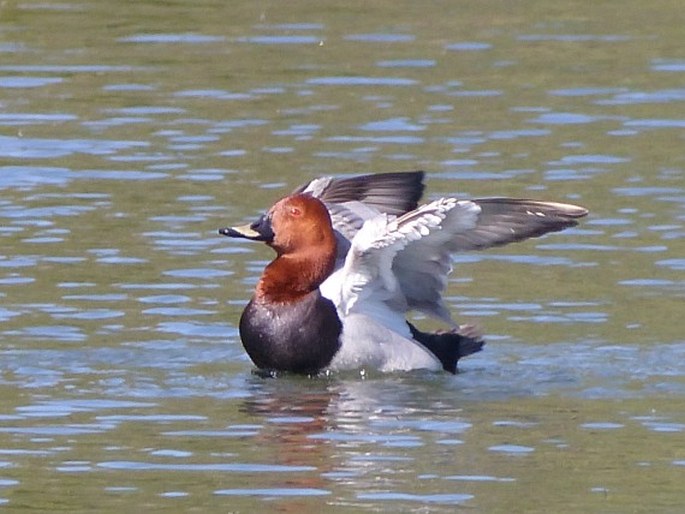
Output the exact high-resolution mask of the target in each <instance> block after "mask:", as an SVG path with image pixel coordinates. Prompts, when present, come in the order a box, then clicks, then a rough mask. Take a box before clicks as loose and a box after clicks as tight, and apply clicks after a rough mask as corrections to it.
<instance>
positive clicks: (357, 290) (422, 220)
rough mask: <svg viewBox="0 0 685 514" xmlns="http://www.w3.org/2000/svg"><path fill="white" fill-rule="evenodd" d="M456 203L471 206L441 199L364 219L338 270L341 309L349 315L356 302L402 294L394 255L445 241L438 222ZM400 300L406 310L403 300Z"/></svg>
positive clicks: (452, 199) (445, 216)
mask: <svg viewBox="0 0 685 514" xmlns="http://www.w3.org/2000/svg"><path fill="white" fill-rule="evenodd" d="M457 206H461V207H467V208H468V207H471V208H473V204H471V203H470V202H464V201H461V202H460V201H458V200H456V199H454V198H441V199H439V200H436V201H434V202H431V203H429V204H426V205H422V206H421V207H419V208H418V209H416V210H413V211H411V212H408V213H407V214H404V215H402V216H400V217H394V216H390V215H387V214H381V215H378V216H376V217H375V218H373V219H371V220H368V221H367V222H365V223H364V225H363V226H362V228H361V229H360V230H359V232H358V233H357V234H356V235H355V237H354V239H353V240H352V245H351V248H350V251H349V252H348V254H347V258H346V259H345V264H344V266H343V269H342V276H341V280H340V284H341V286H340V287H341V297H340V305H339V307H340V309H341V310H342V312H343V313H344V314H349V312H350V311H351V310H352V308H353V307H354V306H355V305H356V304H357V303H358V302H360V301H362V300H365V299H368V298H370V297H372V296H373V298H374V299H375V300H379V301H384V302H385V301H389V300H392V299H393V298H396V297H397V296H398V295H400V296H402V297H403V296H404V293H403V292H402V291H401V290H400V285H399V283H398V281H397V277H396V276H395V270H394V269H393V261H394V260H395V257H396V256H397V255H398V252H400V251H403V252H404V251H406V248H407V247H408V245H410V244H416V245H417V246H418V245H419V244H420V243H421V242H423V241H430V238H431V237H436V238H437V239H439V240H441V241H442V240H449V237H450V236H449V234H447V233H446V234H445V235H444V236H443V237H439V234H441V232H443V231H444V227H443V226H442V225H443V223H444V222H445V220H446V218H447V217H448V213H450V211H452V210H453V209H454V208H455V207H457ZM476 208H477V206H476ZM443 244H444V243H443ZM401 301H402V303H404V304H405V310H406V300H405V299H404V298H402V300H401Z"/></svg>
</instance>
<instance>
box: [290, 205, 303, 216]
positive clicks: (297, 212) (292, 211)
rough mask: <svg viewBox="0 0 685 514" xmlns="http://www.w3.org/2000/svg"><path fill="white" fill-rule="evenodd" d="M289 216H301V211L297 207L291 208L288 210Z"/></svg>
mask: <svg viewBox="0 0 685 514" xmlns="http://www.w3.org/2000/svg"><path fill="white" fill-rule="evenodd" d="M290 215H291V216H295V217H297V216H301V215H302V209H300V208H299V207H291V208H290Z"/></svg>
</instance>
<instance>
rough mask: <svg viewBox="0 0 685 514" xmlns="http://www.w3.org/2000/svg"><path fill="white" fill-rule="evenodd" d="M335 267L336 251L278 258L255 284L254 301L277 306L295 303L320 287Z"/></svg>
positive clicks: (310, 250)
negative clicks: (274, 303) (275, 303)
mask: <svg viewBox="0 0 685 514" xmlns="http://www.w3.org/2000/svg"><path fill="white" fill-rule="evenodd" d="M334 267H335V251H333V252H332V253H331V252H330V251H322V252H316V251H313V250H312V249H308V250H307V252H306V254H304V253H302V254H298V253H290V254H284V255H279V256H278V257H276V259H274V260H273V261H272V262H271V263H270V264H269V265H268V266H267V267H266V269H265V270H264V273H263V274H262V277H261V278H260V279H259V283H258V284H257V290H256V292H255V298H256V299H257V300H262V301H267V302H277V303H288V302H292V301H296V300H297V299H298V298H300V297H302V296H303V295H306V294H309V293H311V292H312V291H315V290H316V289H318V288H319V286H320V285H321V283H322V282H323V281H324V280H326V279H327V278H328V277H329V276H330V274H331V273H333V270H334Z"/></svg>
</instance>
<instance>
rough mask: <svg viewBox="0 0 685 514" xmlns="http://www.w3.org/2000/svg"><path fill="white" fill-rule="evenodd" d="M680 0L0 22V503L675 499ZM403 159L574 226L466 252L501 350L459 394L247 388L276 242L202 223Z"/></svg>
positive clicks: (152, 12) (457, 297) (90, 9)
mask: <svg viewBox="0 0 685 514" xmlns="http://www.w3.org/2000/svg"><path fill="white" fill-rule="evenodd" d="M681 11H682V9H680V6H679V5H676V3H673V2H667V1H657V2H656V3H651V4H650V5H649V7H647V6H645V4H644V2H638V1H633V0H630V1H627V2H626V1H623V2H621V3H620V5H619V4H618V3H616V2H605V3H602V4H601V5H594V4H592V5H590V4H588V3H586V2H570V3H569V2H545V3H544V4H540V3H539V2H523V3H522V4H517V5H516V6H513V5H511V6H510V5H508V4H507V5H503V4H500V3H497V2H478V3H472V4H465V3H463V2H460V3H453V2H445V3H438V4H431V5H430V6H428V5H427V4H424V3H415V2H375V3H373V4H368V3H367V4H363V3H356V2H353V3H348V4H344V5H342V4H335V5H321V4H320V3H310V2H300V1H294V2H288V3H287V6H286V4H283V5H280V4H263V3H255V2H228V3H225V2H219V3H216V2H205V1H198V2H194V3H192V4H188V3H187V2H186V3H165V4H160V3H149V2H126V3H124V2H115V3H112V2H100V1H97V0H96V1H90V2H85V3H83V2H82V3H69V2H49V1H48V2H21V3H17V2H13V1H10V2H5V3H3V4H2V5H0V242H1V243H2V252H1V253H0V301H1V302H2V303H1V304H0V355H1V357H0V393H1V394H0V505H2V507H3V508H4V509H5V510H7V511H20V510H21V511H45V512H47V511H49V512H54V511H69V512H93V511H98V512H113V511H121V510H122V509H129V510H131V509H133V510H136V511H138V510H142V509H144V510H145V511H151V512H155V511H159V512H162V511H163V512H169V511H179V512H193V511H201V512H251V511H258V512H265V511H279V512H282V511H295V512H321V511H322V510H324V509H325V510H326V511H327V512H328V511H330V512H367V511H372V512H379V511H380V512H406V511H413V510H415V511H418V512H453V511H454V510H456V509H462V508H468V509H475V510H476V511H478V512H507V513H509V512H579V513H580V512H650V513H651V512H680V511H681V510H682V505H683V504H685V492H683V487H682V484H683V479H684V478H685V454H683V433H684V432H685V417H684V415H683V412H685V400H684V399H685V364H684V363H685V340H684V339H683V328H684V325H683V322H682V313H683V307H684V306H685V303H684V302H685V281H684V280H683V268H684V266H685V261H684V260H683V255H685V243H684V241H685V180H684V178H685V171H684V168H683V162H684V161H683V151H682V147H683V131H682V129H683V126H684V125H685V108H684V107H683V100H684V99H685V94H684V91H685V90H684V89H683V72H684V71H685V55H683V51H682V13H681ZM417 168H421V169H426V170H428V172H429V176H428V190H427V195H428V197H437V196H441V195H458V196H498V195H510V196H529V197H539V198H544V199H550V200H551V199H556V200H560V201H564V200H565V201H570V202H576V203H579V204H582V205H584V206H587V207H588V208H590V210H591V215H590V217H589V218H587V219H586V220H584V221H583V222H582V223H581V224H580V225H579V227H577V228H575V229H573V230H568V231H566V232H564V233H562V234H554V235H552V236H550V237H547V238H544V239H540V240H534V241H529V242H527V243H523V244H518V245H513V246H510V247H507V248H502V249H497V250H493V251H489V252H486V253H473V254H465V255H459V256H455V267H456V270H455V273H454V274H453V275H452V278H451V283H450V287H449V290H448V293H447V297H448V301H449V304H450V305H451V306H452V308H453V310H454V311H455V312H457V313H459V317H460V319H463V320H465V321H469V322H475V323H478V324H480V325H481V326H482V327H483V329H484V330H485V332H486V333H487V340H488V345H487V347H486V350H485V351H484V352H482V353H480V354H478V355H476V356H474V357H472V358H469V359H467V360H465V361H464V362H463V364H462V373H461V374H459V375H457V376H448V375H442V374H430V373H422V372H416V373H407V374H391V375H379V374H374V373H371V374H367V375H365V376H364V377H360V376H359V375H357V374H345V375H336V376H331V377H322V378H318V379H314V380H309V379H303V378H296V377H290V378H280V379H277V380H264V379H261V378H258V377H256V376H253V375H252V374H251V369H252V368H251V365H250V363H249V361H248V360H247V358H246V356H245V354H244V352H243V350H242V347H241V345H240V342H239V339H238V334H237V327H236V322H237V319H238V316H239V314H240V312H241V310H242V307H243V306H244V304H245V302H246V300H247V298H249V295H250V292H251V290H252V288H253V286H254V284H255V282H256V279H257V277H258V275H259V273H260V271H261V269H262V268H263V266H264V264H265V263H266V262H268V260H269V259H270V257H271V255H270V253H269V251H268V250H267V249H265V248H262V247H261V246H259V245H256V244H250V243H249V242H243V243H241V242H238V241H228V240H227V239H226V238H222V237H220V236H218V235H217V234H216V228H218V227H221V226H225V225H227V224H232V223H238V222H241V221H247V220H250V219H253V218H254V217H255V216H256V215H258V214H259V213H260V212H262V211H263V209H264V208H265V207H267V206H268V205H269V204H270V203H271V202H272V201H273V200H275V199H277V198H278V197H279V196H281V195H283V194H285V193H286V192H288V191H290V190H291V189H293V188H294V187H295V186H297V185H299V184H300V183H302V182H305V181H307V180H309V179H311V178H313V177H315V176H319V175H321V174H338V173H352V172H371V171H394V170H402V169H417ZM417 323H419V325H420V326H422V327H432V326H434V325H433V323H432V322H431V321H429V320H422V319H419V320H418V321H417ZM435 326H436V327H437V325H435Z"/></svg>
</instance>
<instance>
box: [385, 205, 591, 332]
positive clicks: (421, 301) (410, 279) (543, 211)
mask: <svg viewBox="0 0 685 514" xmlns="http://www.w3.org/2000/svg"><path fill="white" fill-rule="evenodd" d="M460 203H465V204H468V205H470V206H471V208H470V209H458V210H451V211H449V212H448V214H447V216H446V219H445V221H444V222H443V224H442V227H443V230H442V231H441V232H436V233H434V234H430V235H429V236H428V237H426V238H423V239H421V240H420V241H415V242H412V243H410V244H408V245H407V247H406V248H405V249H403V250H402V251H401V252H399V253H398V255H397V257H396V259H395V260H394V263H393V271H394V272H395V275H396V276H397V277H398V279H399V281H400V287H401V289H402V292H403V293H404V296H405V298H406V301H407V305H408V307H409V308H413V309H417V310H421V311H423V312H425V313H427V314H430V315H432V316H435V317H437V318H440V319H442V320H444V321H447V322H448V323H452V324H454V322H453V320H452V319H451V316H450V314H449V311H448V310H447V308H446V307H445V305H444V304H443V302H442V300H441V296H442V292H443V291H444V289H445V286H446V285H447V275H448V274H449V272H450V271H451V258H450V253H453V252H459V251H467V250H483V249H485V248H490V247H493V246H501V245H505V244H507V243H512V242H514V241H522V240H524V239H528V238H531V237H539V236H542V235H544V234H546V233H548V232H556V231H559V230H563V229H565V228H568V227H572V226H575V225H576V224H577V221H576V220H577V218H581V217H583V216H585V215H586V214H587V212H588V211H587V209H584V208H583V207H578V206H576V205H571V204H565V203H558V202H541V201H536V200H523V199H515V198H482V199H477V200H470V201H467V202H460Z"/></svg>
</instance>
